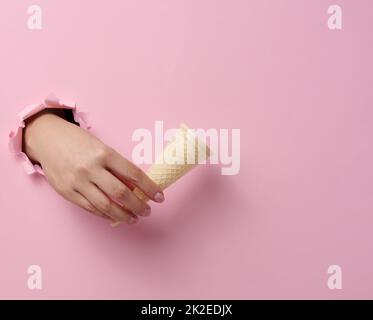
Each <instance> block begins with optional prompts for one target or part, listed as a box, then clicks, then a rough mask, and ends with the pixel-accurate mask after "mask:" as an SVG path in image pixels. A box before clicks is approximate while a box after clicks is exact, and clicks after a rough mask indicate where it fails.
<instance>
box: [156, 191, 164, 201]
mask: <svg viewBox="0 0 373 320" xmlns="http://www.w3.org/2000/svg"><path fill="white" fill-rule="evenodd" d="M154 200H155V201H157V202H163V201H164V195H163V193H162V192H157V193H156V194H155V196H154Z"/></svg>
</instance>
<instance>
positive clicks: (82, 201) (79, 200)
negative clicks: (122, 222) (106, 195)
mask: <svg viewBox="0 0 373 320" xmlns="http://www.w3.org/2000/svg"><path fill="white" fill-rule="evenodd" d="M68 200H70V201H71V202H73V203H75V204H76V205H78V206H79V207H81V208H82V209H85V210H87V211H89V212H91V213H93V214H94V215H97V216H99V217H101V218H104V219H110V220H112V219H111V218H110V217H109V216H107V215H105V214H103V213H101V212H100V211H98V210H97V209H96V208H95V207H94V206H93V205H92V204H91V203H90V202H89V201H88V200H87V199H86V198H85V197H84V196H83V195H82V194H80V193H79V191H76V190H75V191H74V192H73V193H72V194H71V195H70V196H69V199H68Z"/></svg>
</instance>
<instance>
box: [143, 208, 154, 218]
mask: <svg viewBox="0 0 373 320" xmlns="http://www.w3.org/2000/svg"><path fill="white" fill-rule="evenodd" d="M151 212H152V209H151V208H150V207H146V208H145V210H144V212H143V213H142V214H143V215H144V216H150V213H151Z"/></svg>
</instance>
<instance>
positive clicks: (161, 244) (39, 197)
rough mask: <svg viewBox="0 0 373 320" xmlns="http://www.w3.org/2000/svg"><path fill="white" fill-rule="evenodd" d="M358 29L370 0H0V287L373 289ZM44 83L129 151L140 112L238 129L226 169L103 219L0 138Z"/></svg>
mask: <svg viewBox="0 0 373 320" xmlns="http://www.w3.org/2000/svg"><path fill="white" fill-rule="evenodd" d="M32 4H38V5H40V6H41V7H42V9H43V30H41V31H31V30H29V29H27V27H26V21H27V18H28V14H27V8H28V6H29V5H32ZM331 4H338V5H340V6H342V9H343V30H341V31H330V30H329V29H328V28H327V19H328V15H327V8H328V6H329V5H331ZM372 34H373V2H372V1H371V0H355V1H347V0H346V1H343V0H335V1H332V2H331V1H325V0H307V1H306V0H281V1H278V0H271V1H269V0H255V1H254V0H253V1H250V0H232V1H226V0H224V1H223V0H189V1H186V0H185V1H181V0H105V1H99V0H97V1H92V0H79V1H77V0H64V1H57V0H48V1H47V0H38V1H26V0H17V1H14V0H2V1H1V5H0V46H1V50H0V102H1V107H0V108H1V118H0V134H1V137H2V139H1V140H0V141H1V150H2V152H1V158H0V161H1V163H0V164H1V168H2V173H1V179H0V187H1V193H0V212H1V213H0V214H1V222H0V256H1V260H0V298H26V299H39V298H115V299H117V298H123V299H132V298H144V299H145V298H152V299H161V298H175V299H179V298H195V299H199V298H212V299H215V298H232V299H250V298H322V299H324V298H373V276H372V270H373V250H372V240H373V233H372V230H373V226H372V223H373V168H372V163H373V142H372V141H373V140H372V137H373V125H372V119H373V111H372V102H373V89H372V81H373V59H372V57H373V37H372ZM51 91H53V92H55V93H57V94H58V95H59V96H60V97H62V98H64V99H68V100H75V101H77V102H79V106H80V107H81V108H82V109H84V110H87V111H89V112H90V114H91V122H92V124H93V126H94V128H95V129H94V132H95V133H96V134H97V135H98V136H99V137H100V138H101V139H102V140H104V141H105V142H107V143H108V144H110V145H111V146H113V147H115V148H116V149H117V150H118V151H120V152H121V153H122V154H124V155H126V156H127V157H130V156H131V152H132V148H133V147H134V145H135V143H133V142H132V141H131V135H132V132H133V131H134V130H135V129H137V128H141V127H144V128H149V129H152V128H153V125H154V121H155V120H163V121H164V123H165V126H166V128H173V127H175V126H177V125H178V124H179V123H180V122H186V123H188V124H189V125H190V126H192V127H202V128H206V129H207V128H210V127H212V128H216V129H219V128H228V129H233V128H239V129H241V171H240V174H239V175H236V176H221V175H220V167H219V166H212V167H208V166H206V167H200V168H198V169H196V170H195V171H193V172H192V173H191V174H190V175H188V176H187V177H185V179H183V180H182V181H180V182H179V183H178V184H177V185H175V186H174V187H172V188H171V189H170V190H168V191H167V192H166V198H167V199H166V202H165V203H164V204H162V205H154V206H153V215H152V217H151V218H149V219H147V220H146V221H145V220H144V221H143V222H142V223H141V224H140V225H138V226H136V227H127V226H122V227H120V228H117V229H112V228H111V227H110V226H109V225H107V224H106V223H104V222H103V221H101V220H99V219H97V218H95V217H92V216H91V215H89V214H86V213H84V212H83V211H82V210H80V209H77V208H75V207H74V206H73V205H71V204H69V203H67V202H66V201H65V200H63V199H62V198H60V197H59V196H58V195H56V194H55V193H54V191H53V190H52V189H51V188H50V187H49V185H47V183H46V182H45V181H44V180H43V179H42V178H31V177H29V176H27V175H25V173H24V172H23V171H22V169H21V167H20V166H19V165H18V164H17V163H15V162H14V159H13V158H12V157H11V156H10V155H9V154H8V152H7V135H8V131H9V130H10V129H11V128H12V124H14V123H15V119H16V114H17V112H18V111H19V110H20V109H22V108H23V107H24V106H26V105H28V104H31V103H38V102H40V101H42V99H43V98H44V96H45V95H46V94H48V93H49V92H51ZM32 264H37V265H40V266H41V267H42V270H43V290H41V291H31V290H29V289H28V288H27V285H26V281H27V277H28V275H27V268H28V266H29V265H32ZM332 264H337V265H340V266H341V267H342V270H343V289H342V290H333V291H332V290H329V289H328V287H327V278H328V274H327V268H328V266H329V265H332Z"/></svg>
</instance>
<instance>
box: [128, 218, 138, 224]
mask: <svg viewBox="0 0 373 320" xmlns="http://www.w3.org/2000/svg"><path fill="white" fill-rule="evenodd" d="M137 221H138V219H137V218H135V217H130V218H129V219H128V220H127V223H128V224H135V223H136V222H137Z"/></svg>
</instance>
